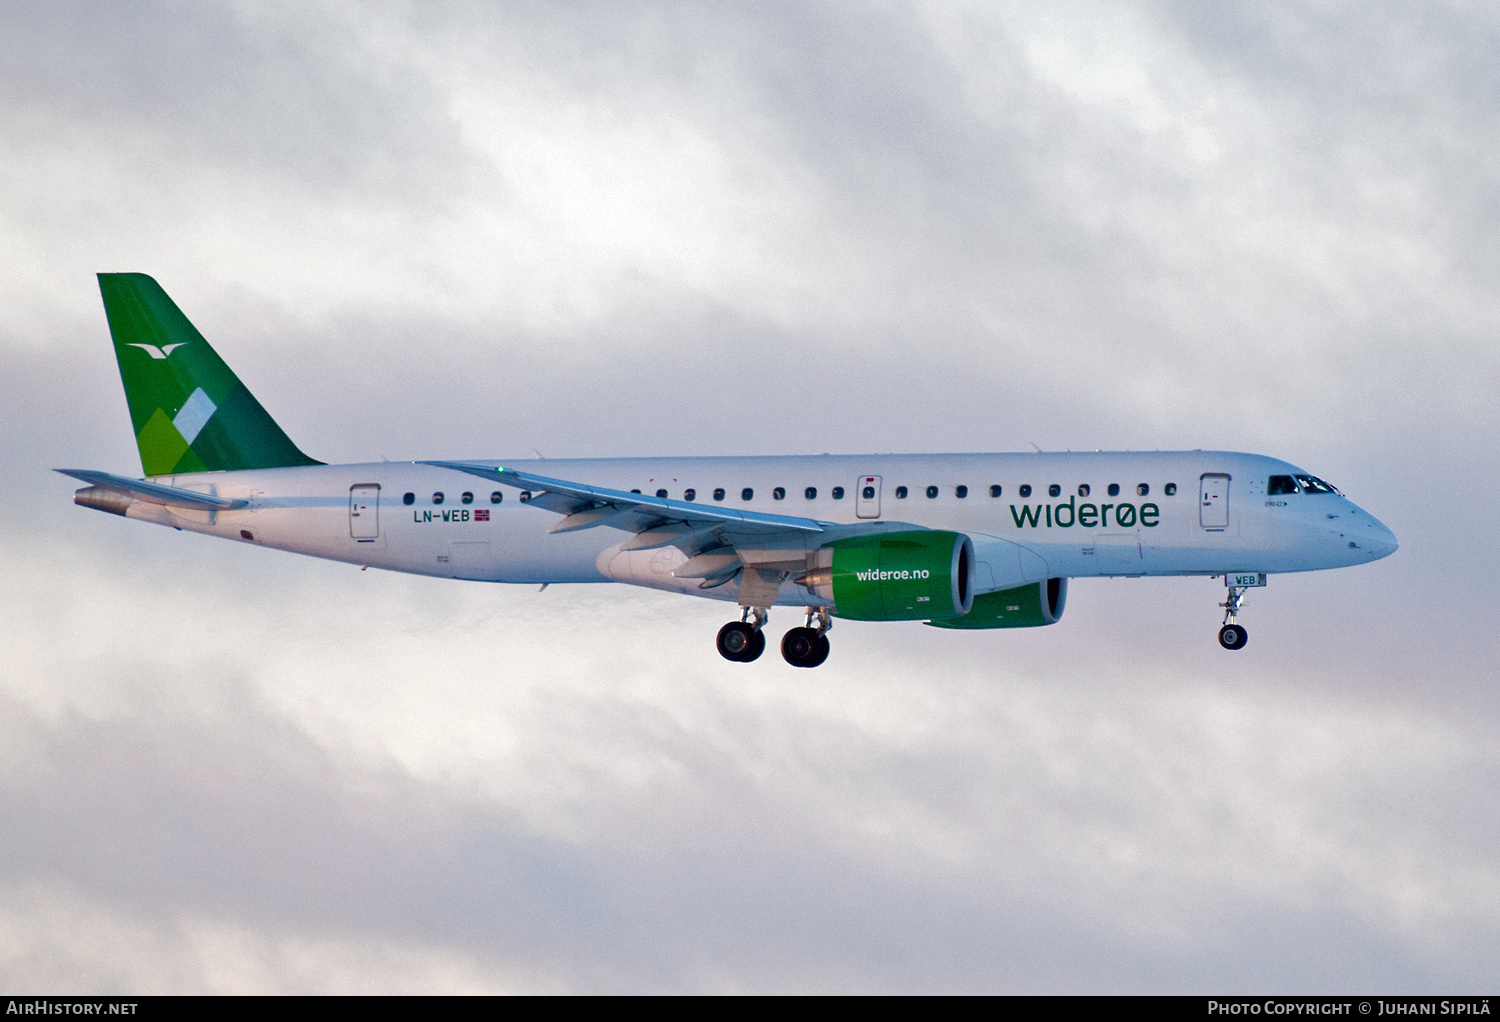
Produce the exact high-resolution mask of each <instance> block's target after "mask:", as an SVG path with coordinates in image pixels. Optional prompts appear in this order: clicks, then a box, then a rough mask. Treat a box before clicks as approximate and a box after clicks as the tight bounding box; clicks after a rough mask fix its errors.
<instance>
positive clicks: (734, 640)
mask: <svg viewBox="0 0 1500 1022" xmlns="http://www.w3.org/2000/svg"><path fill="white" fill-rule="evenodd" d="M757 635H760V633H759V632H757V631H756V630H755V629H753V628H751V627H750V626H749V625H747V624H745V622H743V621H731V622H729V623H728V624H727V625H725V626H724V627H723V628H720V629H719V637H718V638H717V639H716V640H715V642H714V645H715V646H717V647H718V650H719V655H720V656H721V657H723V658H724V659H725V660H732V661H734V662H735V663H739V664H742V663H747V662H748V661H751V660H754V659H755V658H756V657H758V656H760V654H759V653H758V652H752V651H753V650H754V649H755V637H756V636H757ZM760 644H761V648H762V649H764V648H765V644H766V639H765V636H763V635H762V636H761V639H760ZM747 653H748V654H750V655H749V656H746V654H747Z"/></svg>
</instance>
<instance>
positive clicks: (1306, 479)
mask: <svg viewBox="0 0 1500 1022" xmlns="http://www.w3.org/2000/svg"><path fill="white" fill-rule="evenodd" d="M1297 482H1298V483H1299V484H1300V485H1301V487H1302V492H1303V493H1338V492H1339V491H1338V490H1337V488H1335V487H1334V486H1332V485H1330V484H1328V483H1325V482H1324V481H1323V480H1321V479H1319V478H1318V477H1317V476H1298V477H1297Z"/></svg>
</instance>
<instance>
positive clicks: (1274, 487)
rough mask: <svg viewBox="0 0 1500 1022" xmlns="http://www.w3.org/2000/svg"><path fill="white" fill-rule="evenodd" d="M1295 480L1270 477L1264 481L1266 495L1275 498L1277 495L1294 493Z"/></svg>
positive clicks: (1289, 477)
mask: <svg viewBox="0 0 1500 1022" xmlns="http://www.w3.org/2000/svg"><path fill="white" fill-rule="evenodd" d="M1296 492H1297V480H1295V479H1293V478H1292V477H1291V476H1272V477H1271V478H1270V479H1268V480H1266V494H1267V495H1268V496H1275V495H1277V494H1279V493H1282V494H1284V493H1296Z"/></svg>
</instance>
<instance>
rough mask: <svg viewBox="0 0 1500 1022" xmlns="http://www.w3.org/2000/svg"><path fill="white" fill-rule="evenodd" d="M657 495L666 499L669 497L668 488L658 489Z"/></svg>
mask: <svg viewBox="0 0 1500 1022" xmlns="http://www.w3.org/2000/svg"><path fill="white" fill-rule="evenodd" d="M656 495H657V496H658V497H660V498H661V499H662V500H666V499H667V491H666V490H657V491H656Z"/></svg>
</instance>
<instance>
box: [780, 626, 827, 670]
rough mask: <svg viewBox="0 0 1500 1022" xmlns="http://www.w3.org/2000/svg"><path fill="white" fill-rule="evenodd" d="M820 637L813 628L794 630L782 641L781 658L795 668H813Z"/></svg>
mask: <svg viewBox="0 0 1500 1022" xmlns="http://www.w3.org/2000/svg"><path fill="white" fill-rule="evenodd" d="M818 639H819V635H818V633H817V632H815V631H813V630H812V629H811V628H793V629H791V630H790V631H788V632H787V633H786V635H784V636H783V637H782V639H781V656H782V659H784V660H785V661H786V662H787V663H789V664H791V665H792V666H793V667H813V666H815V664H814V661H815V660H817V658H818Z"/></svg>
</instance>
